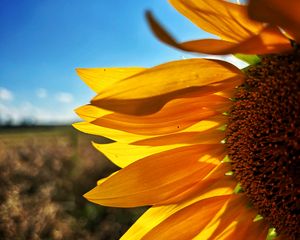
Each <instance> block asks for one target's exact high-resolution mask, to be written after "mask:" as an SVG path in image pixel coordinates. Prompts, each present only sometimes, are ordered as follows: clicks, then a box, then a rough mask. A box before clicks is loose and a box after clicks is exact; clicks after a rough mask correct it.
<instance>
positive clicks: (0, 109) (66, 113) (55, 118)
mask: <svg viewBox="0 0 300 240" xmlns="http://www.w3.org/2000/svg"><path fill="white" fill-rule="evenodd" d="M74 108H75V107H74V106H69V105H67V107H59V108H57V109H55V110H53V109H47V108H42V107H37V106H34V105H33V104H32V103H30V102H24V103H21V104H20V105H18V106H15V105H11V104H9V105H8V104H6V105H4V104H1V103H0V120H1V121H3V122H7V121H9V122H12V123H13V124H19V123H22V122H23V121H24V120H25V121H29V122H32V123H36V124H65V123H71V122H74V121H78V120H79V118H78V117H77V116H76V114H75V113H74V110H73V109H74Z"/></svg>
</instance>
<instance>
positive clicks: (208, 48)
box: [147, 13, 292, 55]
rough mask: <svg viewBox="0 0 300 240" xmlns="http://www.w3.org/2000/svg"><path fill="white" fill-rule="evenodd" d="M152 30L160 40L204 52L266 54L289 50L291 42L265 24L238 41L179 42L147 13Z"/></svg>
mask: <svg viewBox="0 0 300 240" xmlns="http://www.w3.org/2000/svg"><path fill="white" fill-rule="evenodd" d="M147 17H148V21H149V24H150V26H151V29H152V31H153V32H154V34H155V35H156V37H157V38H158V39H160V40H161V41H162V42H164V43H166V44H168V45H170V46H172V47H175V48H178V49H181V50H184V51H188V52H197V53H205V54H216V55H223V54H234V53H243V54H268V53H278V52H284V51H288V50H291V49H292V47H291V44H290V41H289V39H287V38H286V37H285V36H284V35H283V34H282V33H281V31H280V30H279V29H278V28H277V27H273V26H266V27H264V28H262V29H261V31H260V32H258V33H257V34H256V35H251V36H249V37H248V38H245V39H243V40H242V41H240V42H229V41H225V40H217V39H200V40H193V41H188V42H182V43H179V42H177V41H176V39H174V38H173V37H172V36H171V35H170V34H169V33H168V32H167V31H166V30H165V29H164V28H163V27H162V26H161V25H160V24H159V23H158V22H157V21H156V20H155V18H154V17H153V16H152V15H151V14H150V13H148V15H147Z"/></svg>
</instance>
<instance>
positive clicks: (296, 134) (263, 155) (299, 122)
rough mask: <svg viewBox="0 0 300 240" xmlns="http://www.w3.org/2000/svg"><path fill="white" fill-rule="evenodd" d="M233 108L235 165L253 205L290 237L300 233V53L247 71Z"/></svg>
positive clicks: (230, 143)
mask: <svg viewBox="0 0 300 240" xmlns="http://www.w3.org/2000/svg"><path fill="white" fill-rule="evenodd" d="M246 75H247V79H246V80H245V83H244V84H243V85H242V86H240V87H239V88H238V91H237V93H236V96H235V99H234V100H233V107H232V109H231V111H230V114H229V123H228V127H227V130H226V138H227V140H226V145H227V148H228V153H229V157H230V159H231V161H232V170H233V171H234V173H235V176H236V178H237V180H238V181H239V182H240V183H241V185H242V187H243V189H244V190H245V192H246V194H247V195H248V197H249V198H250V200H251V202H252V204H253V206H254V207H255V208H257V209H258V212H259V213H260V214H261V215H262V216H263V217H264V218H265V219H266V220H267V221H268V222H269V223H270V224H271V225H272V226H273V227H275V228H276V231H277V232H278V233H279V234H282V235H284V236H286V239H292V240H295V239H300V116H299V113H300V55H299V53H296V52H295V53H293V54H289V55H272V56H270V55H269V56H266V57H263V58H262V62H261V63H260V64H258V65H256V66H252V67H250V68H249V69H248V70H247V71H246Z"/></svg>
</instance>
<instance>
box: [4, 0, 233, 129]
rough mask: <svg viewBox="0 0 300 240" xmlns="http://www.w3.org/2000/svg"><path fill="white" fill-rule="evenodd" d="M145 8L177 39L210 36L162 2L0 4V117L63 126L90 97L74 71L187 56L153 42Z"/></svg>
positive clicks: (34, 0)
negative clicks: (60, 124)
mask: <svg viewBox="0 0 300 240" xmlns="http://www.w3.org/2000/svg"><path fill="white" fill-rule="evenodd" d="M145 10H151V11H152V12H153V13H154V14H155V16H157V18H158V19H159V20H160V21H161V22H162V23H163V25H164V26H166V27H167V28H168V29H169V30H170V32H172V33H173V35H174V36H176V37H177V38H178V39H179V40H191V39H197V38H204V37H211V36H210V35H208V34H206V33H204V32H203V31H201V30H200V29H198V28H197V27H196V26H194V25H193V24H192V23H191V22H189V21H188V20H187V19H185V18H184V17H183V16H181V15H180V14H179V13H178V12H176V10H175V9H173V8H172V7H171V6H170V5H169V4H168V2H167V1H165V0H148V1H138V0H128V1H121V0H85V1H84V0H42V1H41V0H26V1H22V0H0V24H1V26H0V53H1V54H0V66H1V71H0V116H1V118H2V119H12V120H13V121H14V122H18V121H20V120H21V119H27V120H33V121H36V122H37V123H50V122H52V123H63V122H71V121H74V120H75V119H76V115H75V114H74V113H73V109H74V108H76V107H79V106H80V105H83V104H86V103H88V101H89V99H90V98H91V97H93V96H94V93H93V92H92V91H91V90H89V89H88V87H87V86H86V85H85V84H84V83H83V82H81V80H80V79H79V77H78V76H77V75H76V73H75V68H77V67H79V68H86V67H112V66H114V67H121V66H146V67H150V66H154V65H157V64H160V63H163V62H166V61H171V60H177V59H181V58H184V57H185V58H189V57H192V56H193V55H190V54H187V53H184V52H181V51H178V50H175V49H172V48H170V47H168V46H165V45H163V44H162V43H160V42H159V41H158V40H157V39H156V38H155V37H154V36H153V35H152V33H151V31H150V30H149V28H148V26H147V23H146V21H145V18H144V12H145ZM193 57H195V55H194V56H193ZM225 58H226V57H225ZM227 58H228V57H227ZM229 58H230V57H229ZM230 59H231V58H230Z"/></svg>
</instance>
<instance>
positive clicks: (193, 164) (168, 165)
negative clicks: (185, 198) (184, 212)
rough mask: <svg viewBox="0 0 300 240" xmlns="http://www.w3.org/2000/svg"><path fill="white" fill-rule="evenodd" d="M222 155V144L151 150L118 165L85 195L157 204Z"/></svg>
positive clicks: (117, 202) (125, 203)
mask: <svg viewBox="0 0 300 240" xmlns="http://www.w3.org/2000/svg"><path fill="white" fill-rule="evenodd" d="M223 158H224V148H223V146H222V144H205V145H204V144H203V145H201V144H199V145H192V146H186V147H180V148H176V149H172V150H169V151H165V152H161V153H158V154H153V155H151V156H149V157H146V158H144V159H141V160H139V161H136V162H134V163H132V164H130V165H129V166H127V167H126V168H124V169H121V170H120V171H119V172H118V173H117V174H115V175H113V176H112V177H110V178H108V179H107V180H106V181H105V182H103V183H102V184H100V185H99V186H97V187H95V188H94V189H92V190H91V191H90V192H88V193H87V194H86V195H85V197H86V198H88V199H89V200H90V201H92V202H95V203H98V204H102V205H107V206H119V207H132V206H143V205H154V204H159V203H160V202H162V201H165V200H167V199H168V198H171V197H173V196H174V195H176V194H179V193H180V192H182V191H183V190H185V189H187V188H189V187H191V186H193V185H194V184H195V183H197V182H199V181H201V179H203V178H205V177H206V176H207V175H208V174H209V173H210V172H211V171H212V170H213V169H214V168H215V167H216V166H217V165H218V164H219V163H220V160H222V159H223ZM183 162H184V164H183ZM145 169H149V170H151V171H145Z"/></svg>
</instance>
